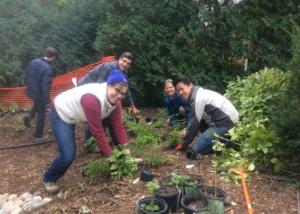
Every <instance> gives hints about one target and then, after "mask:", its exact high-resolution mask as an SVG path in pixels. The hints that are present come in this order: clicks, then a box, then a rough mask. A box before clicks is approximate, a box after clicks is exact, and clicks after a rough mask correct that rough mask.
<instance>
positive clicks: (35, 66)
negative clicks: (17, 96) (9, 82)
mask: <svg viewBox="0 0 300 214" xmlns="http://www.w3.org/2000/svg"><path fill="white" fill-rule="evenodd" d="M56 54H57V51H56V50H55V48H53V47H48V48H47V50H46V54H45V56H44V57H41V58H37V59H33V60H31V61H30V62H29V64H28V66H27V67H26V69H25V78H24V82H25V85H26V92H27V95H28V97H30V99H31V100H32V101H33V108H32V109H31V111H30V114H29V115H28V116H25V117H24V118H23V120H24V124H25V126H30V121H31V120H32V119H33V118H34V117H35V115H37V118H36V127H35V133H34V137H35V142H36V143H38V142H42V141H44V140H45V138H43V131H44V124H45V114H46V106H47V105H48V104H49V103H50V94H49V93H50V88H51V83H52V79H53V72H52V67H51V65H50V62H52V61H53V60H54V59H55V57H56Z"/></svg>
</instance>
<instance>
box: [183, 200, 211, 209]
mask: <svg viewBox="0 0 300 214" xmlns="http://www.w3.org/2000/svg"><path fill="white" fill-rule="evenodd" d="M187 207H188V208H189V209H192V210H199V209H202V208H205V207H206V204H205V202H204V201H203V200H200V199H199V200H195V201H192V202H191V203H189V204H188V205H187Z"/></svg>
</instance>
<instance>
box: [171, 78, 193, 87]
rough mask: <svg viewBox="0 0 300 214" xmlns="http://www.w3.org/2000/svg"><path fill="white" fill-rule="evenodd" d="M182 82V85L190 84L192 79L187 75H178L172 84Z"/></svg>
mask: <svg viewBox="0 0 300 214" xmlns="http://www.w3.org/2000/svg"><path fill="white" fill-rule="evenodd" d="M180 82H181V83H183V84H184V85H190V84H192V81H191V79H190V78H189V77H187V76H178V77H176V78H175V80H174V85H175V86H176V85H177V84H178V83H180Z"/></svg>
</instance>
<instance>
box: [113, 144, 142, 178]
mask: <svg viewBox="0 0 300 214" xmlns="http://www.w3.org/2000/svg"><path fill="white" fill-rule="evenodd" d="M109 165H110V171H111V176H112V177H115V178H124V177H128V176H132V175H133V173H134V172H135V171H136V170H137V169H138V167H137V163H136V162H135V161H134V159H133V158H132V157H131V156H128V155H126V154H125V152H124V151H123V150H122V149H114V150H113V152H112V155H111V156H110V157H109Z"/></svg>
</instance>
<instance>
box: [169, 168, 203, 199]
mask: <svg viewBox="0 0 300 214" xmlns="http://www.w3.org/2000/svg"><path fill="white" fill-rule="evenodd" d="M170 184H171V185H172V186H175V187H177V188H180V189H181V190H182V191H183V192H184V194H188V193H195V192H197V191H198V182H197V181H194V180H193V179H192V178H191V177H190V176H188V175H181V174H178V173H176V172H172V173H171V178H170Z"/></svg>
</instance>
